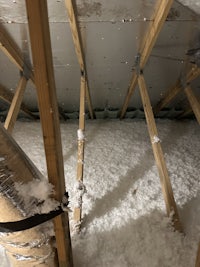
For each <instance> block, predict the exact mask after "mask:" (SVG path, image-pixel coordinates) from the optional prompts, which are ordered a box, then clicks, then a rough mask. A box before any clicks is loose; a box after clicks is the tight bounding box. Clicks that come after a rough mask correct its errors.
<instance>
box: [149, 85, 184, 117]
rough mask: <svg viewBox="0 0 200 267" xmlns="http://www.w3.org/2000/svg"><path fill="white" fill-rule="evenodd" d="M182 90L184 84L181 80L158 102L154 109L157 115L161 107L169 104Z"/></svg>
mask: <svg viewBox="0 0 200 267" xmlns="http://www.w3.org/2000/svg"><path fill="white" fill-rule="evenodd" d="M181 91H182V85H181V82H180V80H178V81H177V82H176V84H175V85H173V86H171V87H170V88H169V89H168V91H167V92H166V94H165V96H164V97H163V98H162V99H161V100H160V101H159V102H158V104H157V105H156V106H155V108H154V109H153V112H154V114H155V115H157V114H158V113H159V112H160V110H161V109H163V108H164V107H165V106H167V105H168V104H169V103H170V102H171V101H172V100H173V99H174V98H175V97H176V96H177V95H178V94H179V93H180V92H181Z"/></svg>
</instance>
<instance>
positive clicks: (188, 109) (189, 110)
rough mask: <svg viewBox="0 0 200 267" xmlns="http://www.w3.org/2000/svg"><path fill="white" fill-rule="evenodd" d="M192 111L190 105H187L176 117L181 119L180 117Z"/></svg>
mask: <svg viewBox="0 0 200 267" xmlns="http://www.w3.org/2000/svg"><path fill="white" fill-rule="evenodd" d="M192 113H193V110H192V108H191V107H187V108H186V109H185V110H184V111H183V112H182V113H181V114H179V115H178V116H177V117H176V118H177V119H181V118H184V117H186V116H188V115H190V114H192Z"/></svg>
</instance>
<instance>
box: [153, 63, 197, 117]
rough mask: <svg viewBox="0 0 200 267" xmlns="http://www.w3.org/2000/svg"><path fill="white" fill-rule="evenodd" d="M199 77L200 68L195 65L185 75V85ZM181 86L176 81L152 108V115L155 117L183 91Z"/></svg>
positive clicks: (178, 81) (179, 82)
mask: <svg viewBox="0 0 200 267" xmlns="http://www.w3.org/2000/svg"><path fill="white" fill-rule="evenodd" d="M199 75H200V68H198V67H197V66H196V65H195V66H193V67H192V68H191V69H190V70H189V72H188V73H187V74H186V78H185V84H188V83H190V82H192V81H193V80H194V79H196V78H197V77H198V76H199ZM183 86H184V85H183V84H182V82H181V80H180V79H178V80H177V82H176V84H175V85H173V86H172V87H170V88H169V89H168V91H167V92H166V94H165V96H164V97H163V98H162V99H161V100H160V101H159V102H158V104H157V105H156V106H155V107H154V114H155V115H157V114H158V113H159V112H160V111H161V109H163V108H164V107H166V106H167V105H169V103H171V101H172V100H173V99H174V98H175V97H176V96H177V95H178V94H179V93H181V92H182V90H183Z"/></svg>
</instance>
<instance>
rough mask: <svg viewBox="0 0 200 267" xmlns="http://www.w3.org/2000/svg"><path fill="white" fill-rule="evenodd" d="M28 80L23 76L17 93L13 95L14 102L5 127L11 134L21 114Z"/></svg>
mask: <svg viewBox="0 0 200 267" xmlns="http://www.w3.org/2000/svg"><path fill="white" fill-rule="evenodd" d="M26 84H27V80H26V78H25V77H24V76H22V77H21V78H20V80H19V83H18V86H17V88H16V91H15V95H14V97H13V100H12V103H11V105H10V108H9V111H8V114H7V117H6V120H5V123H4V127H5V128H6V129H7V131H8V132H9V133H10V134H11V133H12V130H13V128H14V125H15V122H16V120H17V116H18V114H19V110H20V106H21V103H22V99H23V95H24V91H25V89H26Z"/></svg>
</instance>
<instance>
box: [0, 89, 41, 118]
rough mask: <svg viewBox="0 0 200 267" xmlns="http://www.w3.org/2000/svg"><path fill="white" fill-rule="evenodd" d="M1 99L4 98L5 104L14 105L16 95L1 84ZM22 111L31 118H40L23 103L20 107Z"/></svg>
mask: <svg viewBox="0 0 200 267" xmlns="http://www.w3.org/2000/svg"><path fill="white" fill-rule="evenodd" d="M0 98H2V99H3V100H4V101H5V102H7V103H8V104H11V103H12V100H13V98H14V94H13V93H12V92H11V91H10V90H8V89H7V88H5V87H4V86H3V85H1V84H0ZM20 109H21V111H23V112H24V113H25V114H26V115H28V116H30V117H31V118H32V119H37V118H38V117H37V116H36V115H34V114H33V113H32V112H31V111H30V110H29V109H28V108H27V107H26V105H25V104H24V103H23V102H22V103H21V106H20Z"/></svg>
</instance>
